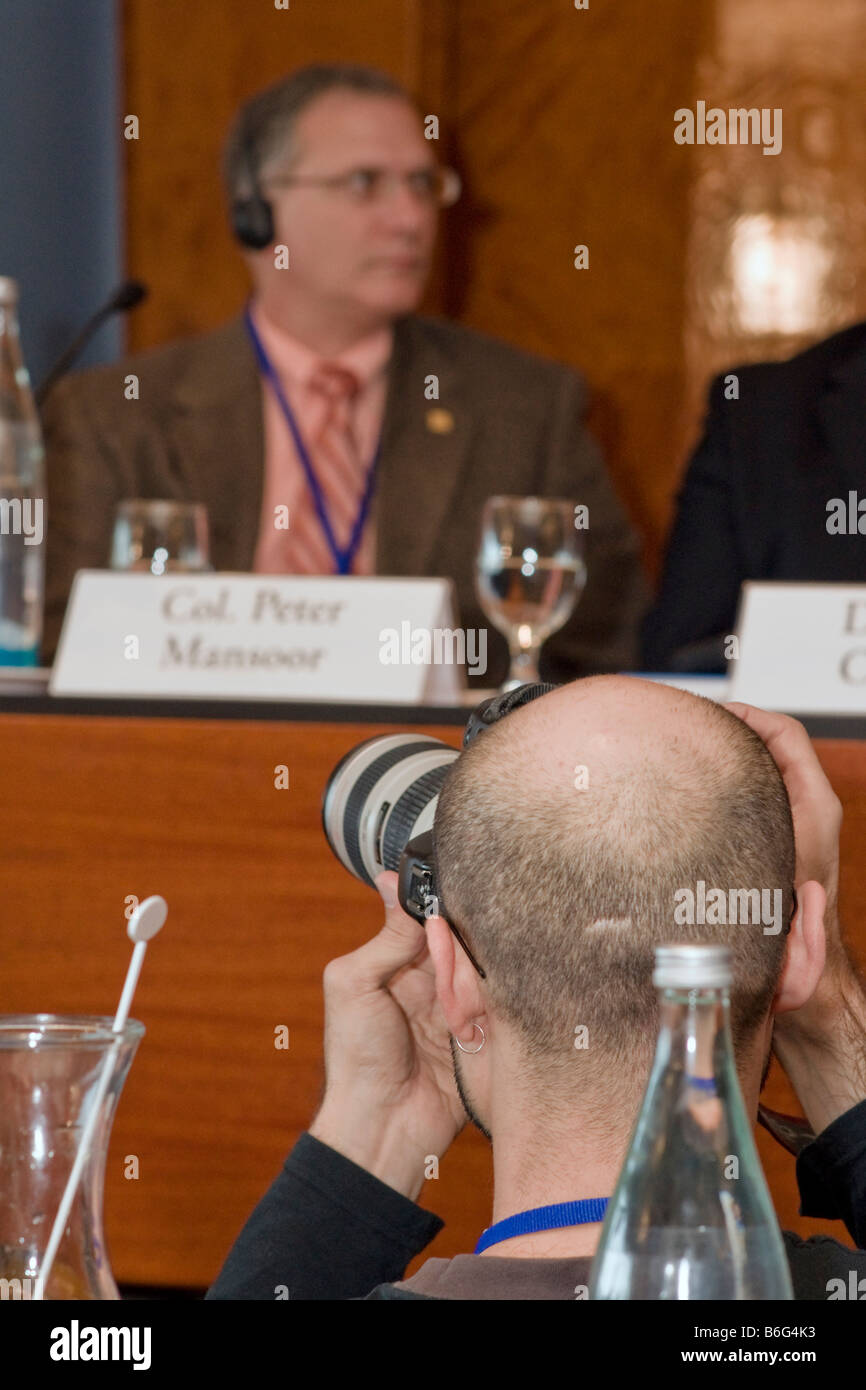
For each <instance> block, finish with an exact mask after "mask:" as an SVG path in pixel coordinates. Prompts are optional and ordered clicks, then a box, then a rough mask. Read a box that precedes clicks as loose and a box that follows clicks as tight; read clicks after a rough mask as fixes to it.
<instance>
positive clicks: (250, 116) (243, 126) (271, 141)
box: [222, 63, 413, 202]
mask: <svg viewBox="0 0 866 1390" xmlns="http://www.w3.org/2000/svg"><path fill="white" fill-rule="evenodd" d="M337 89H342V90H344V91H349V92H358V93H360V94H362V95H364V96H390V97H399V98H401V99H402V100H403V101H407V102H409V103H410V104H413V103H412V98H411V96H410V95H409V93H408V92H407V91H406V89H405V87H403V86H401V84H400V83H399V82H398V81H397V80H396V78H394V77H391V76H389V74H388V73H386V72H381V71H380V70H379V69H378V68H371V67H365V66H364V65H362V64H360V63H312V64H310V65H309V66H308V67H304V68H298V69H297V71H296V72H293V73H290V74H289V76H288V77H283V78H281V79H280V81H279V82H275V83H274V84H273V85H272V86H270V87H266V88H265V89H264V91H261V92H257V93H256V95H255V96H252V97H250V99H249V100H248V101H246V102H244V104H243V106H241V108H240V110H239V111H238V112H237V114H236V115H235V118H234V120H233V122H232V124H231V127H230V129H229V133H228V136H227V138H226V143H225V146H224V149H223V159H222V175H223V182H224V184H225V188H226V193H227V195H228V199H229V202H232V201H233V200H234V199H236V198H246V197H249V196H250V194H251V193H252V191H253V189H252V181H253V180H257V179H258V177H259V174H260V173H261V170H262V169H263V168H264V166H265V165H266V164H267V163H268V162H269V161H270V160H271V159H272V158H273V157H274V156H275V155H281V156H282V157H284V158H285V160H286V163H288V162H289V161H290V159H291V158H293V157H294V150H293V149H292V142H293V137H294V130H295V125H296V123H297V119H298V117H299V116H300V114H301V112H302V111H304V110H305V109H306V107H307V106H309V105H310V103H311V102H313V101H315V100H316V98H317V97H320V96H323V95H324V94H325V93H326V92H331V91H334V90H337Z"/></svg>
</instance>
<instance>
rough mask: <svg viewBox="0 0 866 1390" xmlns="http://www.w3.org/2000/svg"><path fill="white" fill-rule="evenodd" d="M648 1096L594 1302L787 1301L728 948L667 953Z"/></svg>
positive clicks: (787, 1281)
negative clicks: (737, 1056)
mask: <svg viewBox="0 0 866 1390" xmlns="http://www.w3.org/2000/svg"><path fill="white" fill-rule="evenodd" d="M653 983H654V984H655V985H656V987H657V988H658V990H659V994H660V1006H661V1030H660V1033H659V1039H658V1045H657V1048H656V1054H655V1060H654V1062H653V1066H652V1071H651V1074H650V1079H649V1085H648V1087H647V1091H646V1095H645V1096H644V1100H643V1104H642V1106H641V1109H640V1113H639V1115H638V1119H637V1123H636V1125H635V1129H634V1133H633V1134H632V1138H631V1144H630V1146H629V1150H628V1153H627V1155H626V1159H625V1163H624V1164H623V1168H622V1172H621V1174H620V1177H619V1181H618V1183H617V1187H616V1191H615V1192H614V1195H613V1197H612V1198H611V1201H610V1204H609V1206H608V1210H607V1214H606V1216H605V1222H604V1226H603V1228H602V1233H601V1238H600V1241H599V1246H598V1250H597V1252H596V1256H595V1260H594V1262H593V1267H592V1274H591V1279H590V1288H589V1296H590V1298H591V1299H593V1298H594V1299H652V1300H662V1299H745V1300H751V1299H791V1298H793V1296H794V1295H793V1290H792V1287H791V1275H790V1270H789V1267H788V1261H787V1258H786V1255H785V1246H784V1242H783V1240H782V1233H781V1231H780V1229H779V1224H778V1222H777V1220H776V1214H775V1211H774V1210H773V1203H772V1200H771V1198H770V1193H769V1190H768V1188H767V1184H766V1181H765V1178H764V1174H763V1171H762V1169H761V1164H760V1160H759V1158H758V1152H757V1149H756V1147H755V1141H754V1138H753V1136H752V1128H751V1125H750V1124H749V1121H748V1117H747V1115H746V1110H745V1106H744V1104H743V1098H742V1094H741V1092H740V1084H739V1081H738V1079H737V1073H736V1069H735V1066H734V1053H733V1046H732V1042H731V1032H730V1026H729V1012H730V1004H729V990H730V984H731V953H730V950H729V949H728V947H726V946H699V945H682V946H662V947H659V948H658V950H657V951H656V968H655V973H654V975H653Z"/></svg>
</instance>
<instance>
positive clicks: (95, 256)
mask: <svg viewBox="0 0 866 1390" xmlns="http://www.w3.org/2000/svg"><path fill="white" fill-rule="evenodd" d="M119 28H120V22H119V16H118V6H117V4H116V0H0V275H11V276H13V277H14V279H16V280H17V281H18V283H19V287H20V292H21V306H20V308H21V333H22V340H23V346H24V356H25V361H26V362H27V366H28V367H29V369H30V376H31V380H32V381H33V383H34V385H37V384H38V383H39V381H40V380H41V379H42V377H43V376H44V375H45V373H46V372H47V371H48V369H49V368H50V366H51V365H52V363H53V362H54V360H55V359H56V358H57V357H58V356H59V354H60V353H61V352H62V351H63V349H64V348H65V347H67V346H68V345H69V343H70V342H71V340H72V338H74V337H75V335H76V333H77V332H78V330H79V329H80V328H81V327H82V326H83V323H84V321H85V319H87V318H88V316H89V315H90V314H91V313H92V312H93V311H94V310H95V309H96V308H98V306H99V305H100V303H101V302H102V301H103V300H104V299H105V298H107V296H108V294H109V293H110V292H111V290H112V289H113V287H114V286H115V284H117V283H118V281H119V280H120V279H121V278H122V276H123V269H122V247H121V211H120V189H121V167H120V165H121V140H122V138H123V132H122V116H123V115H124V114H125V113H124V112H122V111H121V110H120V105H119V95H118V89H119V78H118V67H119V63H120V32H119ZM122 343H123V328H122V325H121V324H120V323H118V322H117V320H116V319H115V320H114V321H111V322H109V323H108V324H106V325H105V326H104V327H103V328H102V329H101V330H100V332H99V334H98V335H97V336H96V338H94V340H93V342H92V343H91V345H90V347H89V348H88V349H87V351H86V352H85V353H83V354H82V356H81V358H80V359H79V361H78V362H77V363H76V366H87V365H90V364H92V363H95V362H104V361H110V360H112V359H113V358H115V357H117V356H118V354H119V352H120V350H121V347H122Z"/></svg>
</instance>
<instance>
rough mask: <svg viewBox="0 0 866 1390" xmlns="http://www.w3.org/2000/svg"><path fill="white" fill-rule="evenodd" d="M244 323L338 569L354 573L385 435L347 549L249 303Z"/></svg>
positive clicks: (370, 470)
mask: <svg viewBox="0 0 866 1390" xmlns="http://www.w3.org/2000/svg"><path fill="white" fill-rule="evenodd" d="M244 323H245V324H246V328H247V332H248V333H249V335H250V339H251V341H252V345H253V351H254V352H255V355H256V361H257V362H258V364H259V370H260V371H261V372H262V373H263V374H264V376H265V377H267V379H268V381H269V382H270V384H271V386H272V388H273V391H274V395H275V396H276V398H277V400H278V402H279V405H280V409H281V410H282V412H283V415H284V416H285V419H286V424H287V425H288V427H289V429H290V430H291V433H292V438H293V439H294V441H295V448H296V449H297V451H298V458H299V459H300V460H301V463H302V465H303V469H304V472H305V473H306V475H307V482H308V484H309V487H310V492H311V493H312V495H313V502H314V504H315V508H316V514H317V516H318V518H319V521H320V522H321V524H322V530H323V531H324V533H325V538H326V540H327V542H328V546H329V548H330V551H331V554H332V555H333V557H334V564H335V566H336V573H337V574H350V573H351V571H352V561H353V560H354V558H355V554H356V552H357V549H358V546H359V545H360V543H361V534H362V532H363V530H364V523H365V522H366V520H367V513H368V512H369V510H370V502H371V501H372V498H373V488H374V487H375V483H376V466H377V464H378V462H379V454H380V453H381V451H382V439H381V436H380V437H379V442H378V444H377V445H376V452H375V453H374V455H373V460H372V462H371V464H370V467H369V469H368V471H367V481H366V484H365V486H364V495H363V497H362V498H361V505H360V508H359V509H358V515H357V517H356V518H355V524H354V526H353V527H352V534H351V535H350V537H349V544H348V545H347V546H346V548H345V550H343V549H341V547H340V546H338V545H337V539H336V537H335V535H334V529H333V527H332V526H331V519H330V517H329V516H328V509H327V507H326V506H325V498H324V494H323V493H322V487H321V484H320V482H319V480H318V478H317V477H316V470H315V469H314V467H313V461H312V459H311V458H310V455H309V452H308V450H307V446H306V444H305V443H304V440H303V438H302V436H301V431H300V430H299V429H298V424H297V421H296V420H295V416H294V413H293V411H292V407H291V406H290V405H289V402H288V400H287V399H286V395H285V392H284V391H283V388H282V384H281V382H280V379H279V377H278V376H277V374H276V372H275V371H274V366H273V363H272V362H271V359H270V358H269V357H268V354H267V353H266V352H265V347H264V344H263V342H262V340H261V338H260V337H259V335H258V333H257V332H256V327H255V324H254V323H253V320H252V315H251V314H250V310H249V305H247V307H246V308H245V309H244Z"/></svg>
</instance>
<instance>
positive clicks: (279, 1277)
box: [205, 1134, 443, 1300]
mask: <svg viewBox="0 0 866 1390" xmlns="http://www.w3.org/2000/svg"><path fill="white" fill-rule="evenodd" d="M442 1226H443V1222H442V1221H441V1220H440V1219H439V1217H438V1216H434V1215H433V1213H432V1212H429V1211H425V1210H424V1209H423V1208H422V1207H419V1206H417V1205H416V1203H415V1202H412V1201H410V1200H409V1198H408V1197H403V1196H402V1195H401V1194H400V1193H399V1192H396V1191H395V1190H394V1188H392V1187H388V1186H387V1185H386V1184H385V1183H383V1182H380V1181H379V1179H378V1178H374V1177H373V1176H372V1174H370V1173H368V1172H367V1171H366V1170H365V1169H364V1168H359V1167H358V1165H357V1164H356V1163H352V1162H351V1161H350V1160H349V1159H348V1158H344V1157H343V1156H342V1154H339V1153H337V1152H336V1151H335V1150H334V1149H332V1148H330V1147H329V1146H328V1145H327V1144H322V1143H320V1142H319V1140H318V1139H314V1138H313V1137H312V1135H310V1134H302V1135H301V1137H300V1139H299V1140H298V1142H297V1144H296V1145H295V1147H294V1148H293V1149H292V1152H291V1153H290V1154H289V1156H288V1158H287V1159H286V1161H285V1163H284V1165H283V1170H282V1172H281V1173H280V1175H279V1177H278V1178H277V1179H276V1180H275V1181H274V1182H273V1183H272V1184H271V1186H270V1187H269V1188H268V1190H267V1192H266V1193H265V1195H264V1197H263V1198H262V1200H261V1201H260V1202H259V1204H258V1206H257V1207H256V1209H255V1211H254V1212H253V1213H252V1215H251V1216H250V1218H249V1220H248V1221H247V1223H246V1225H245V1226H244V1228H243V1230H242V1231H241V1233H240V1235H239V1236H238V1238H237V1240H236V1241H235V1243H234V1245H233V1246H232V1248H231V1250H230V1251H229V1254H228V1257H227V1259H226V1262H225V1264H224V1265H223V1267H222V1270H221V1271H220V1274H219V1276H218V1278H217V1280H216V1283H215V1284H213V1285H212V1287H211V1288H210V1289H209V1290H208V1292H207V1294H206V1295H205V1297H206V1298H209V1299H267V1300H275V1299H280V1298H288V1299H290V1300H292V1299H344V1298H364V1297H365V1296H366V1295H367V1294H368V1293H369V1292H370V1291H371V1289H373V1288H374V1287H375V1286H376V1285H378V1284H384V1283H391V1282H392V1281H393V1280H395V1279H401V1278H402V1276H403V1273H404V1271H405V1269H406V1266H407V1264H408V1263H409V1261H410V1260H411V1259H413V1258H414V1256H415V1255H417V1254H419V1253H420V1252H421V1251H422V1250H423V1249H424V1247H425V1246H426V1245H429V1243H430V1241H431V1240H432V1239H433V1237H434V1236H435V1235H436V1234H437V1232H439V1231H440V1230H441V1229H442Z"/></svg>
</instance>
